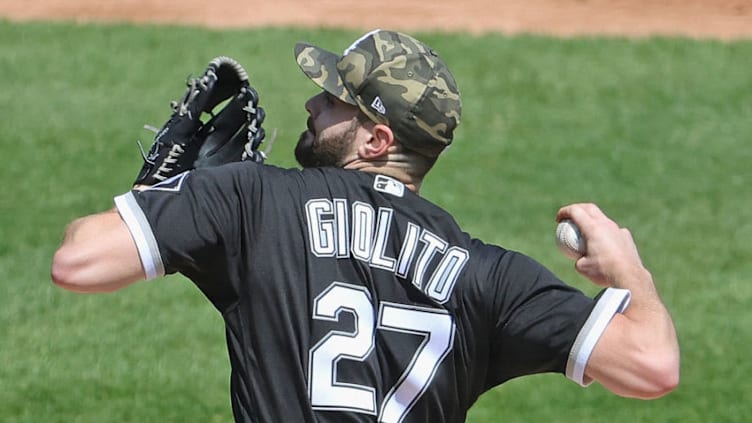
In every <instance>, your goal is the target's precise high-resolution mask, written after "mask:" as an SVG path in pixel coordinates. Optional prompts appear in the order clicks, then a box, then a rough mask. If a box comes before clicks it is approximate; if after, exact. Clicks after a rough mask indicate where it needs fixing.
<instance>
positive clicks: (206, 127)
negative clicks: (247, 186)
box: [134, 56, 266, 185]
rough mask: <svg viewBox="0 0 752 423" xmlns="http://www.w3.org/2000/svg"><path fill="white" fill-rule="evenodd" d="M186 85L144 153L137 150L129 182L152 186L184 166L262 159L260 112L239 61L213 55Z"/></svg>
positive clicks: (263, 157)
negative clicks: (137, 165) (137, 164)
mask: <svg viewBox="0 0 752 423" xmlns="http://www.w3.org/2000/svg"><path fill="white" fill-rule="evenodd" d="M187 85H188V89H187V90H186V91H185V94H184V96H183V99H182V100H181V101H179V102H177V101H176V102H173V103H172V114H171V115H170V117H169V119H168V120H167V122H166V123H165V124H164V125H163V126H162V128H160V129H158V130H156V131H155V132H156V134H157V135H156V137H155V138H154V143H153V144H152V146H151V149H149V153H148V154H146V153H143V151H142V156H143V159H144V164H143V166H142V168H141V171H140V172H139V174H138V176H137V177H136V180H135V183H134V185H154V184H156V183H159V182H161V181H164V180H165V179H167V178H170V177H172V176H175V175H177V174H179V173H182V172H185V171H186V170H190V169H195V168H200V167H210V166H219V165H222V164H225V163H230V162H237V161H243V160H248V161H253V162H256V163H261V162H263V161H264V159H265V158H266V157H265V155H264V153H263V152H261V151H258V148H259V146H260V144H261V142H262V141H263V140H264V136H265V133H264V129H263V128H262V127H261V124H262V123H263V121H264V117H265V113H264V110H263V109H262V108H261V107H259V106H258V102H259V96H258V93H257V92H256V90H254V89H253V87H251V85H250V83H249V82H248V73H247V72H246V71H245V69H244V68H243V66H241V65H240V63H238V62H237V61H235V60H234V59H232V58H230V57H227V56H220V57H216V58H214V59H213V60H212V61H211V62H209V65H208V66H207V68H206V70H205V71H204V73H203V74H202V75H201V76H200V77H198V78H192V79H189V80H188V82H187ZM215 108H216V109H218V111H216V113H215ZM204 116H207V117H204Z"/></svg>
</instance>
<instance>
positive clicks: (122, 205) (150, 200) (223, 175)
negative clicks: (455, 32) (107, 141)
mask: <svg viewBox="0 0 752 423" xmlns="http://www.w3.org/2000/svg"><path fill="white" fill-rule="evenodd" d="M236 173H237V172H230V171H218V170H216V169H215V168H212V169H205V170H201V171H192V172H186V173H183V174H180V175H177V176H176V177H174V178H171V179H168V180H166V181H164V182H162V183H159V184H156V185H154V186H153V187H150V188H149V189H146V190H144V191H140V192H139V191H130V192H127V193H125V194H123V195H120V196H118V197H116V198H115V206H116V207H117V209H118V211H119V213H120V215H121V216H122V218H123V220H124V221H125V223H126V225H127V226H128V229H129V230H130V232H131V235H132V236H133V239H134V241H135V242H136V246H137V248H138V253H139V256H140V258H141V263H142V266H143V268H144V271H145V273H146V276H147V279H154V278H156V277H159V276H163V275H165V274H171V273H175V272H180V273H183V274H186V275H188V276H189V277H191V278H192V279H193V277H192V276H195V275H197V274H200V273H202V272H203V273H206V272H211V271H213V270H214V269H215V268H221V266H218V265H217V264H218V262H221V261H222V260H224V258H225V257H228V256H231V255H232V254H233V251H232V250H233V248H235V246H234V243H233V242H232V237H233V234H235V233H237V227H238V222H239V214H240V213H239V207H240V199H239V197H240V196H239V194H238V191H239V190H238V187H239V186H240V185H241V183H240V182H238V181H237V177H236V176H235V175H236ZM248 179H250V180H253V178H248ZM217 276H221V275H217Z"/></svg>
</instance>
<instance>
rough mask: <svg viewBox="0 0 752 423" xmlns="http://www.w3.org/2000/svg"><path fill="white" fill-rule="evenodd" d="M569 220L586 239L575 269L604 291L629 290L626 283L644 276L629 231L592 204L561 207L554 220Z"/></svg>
mask: <svg viewBox="0 0 752 423" xmlns="http://www.w3.org/2000/svg"><path fill="white" fill-rule="evenodd" d="M562 219H572V220H573V221H574V223H575V224H576V225H577V226H578V227H579V228H580V231H581V232H582V235H583V236H584V237H585V244H586V245H587V251H586V252H585V255H584V256H582V257H580V258H579V259H578V260H577V261H576V262H575V269H577V271H578V272H579V273H580V274H582V275H583V276H585V277H587V278H588V279H590V280H591V281H592V282H593V283H595V284H596V285H598V286H603V287H609V286H613V287H617V288H628V287H629V281H630V280H634V279H635V276H639V278H638V279H642V278H641V276H642V275H643V274H644V272H647V270H646V269H645V267H644V266H643V264H642V260H641V259H640V254H639V252H638V250H637V245H636V244H635V242H634V239H633V238H632V234H631V232H630V231H629V229H626V228H622V227H620V226H619V225H618V224H617V223H616V222H614V221H613V220H611V219H610V218H609V217H608V216H606V214H605V213H603V211H601V209H600V208H599V207H598V206H597V205H595V204H592V203H578V204H570V205H568V206H564V207H562V208H561V209H559V211H558V212H557V214H556V220H557V221H561V220H562Z"/></svg>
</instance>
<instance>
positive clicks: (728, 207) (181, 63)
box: [0, 21, 752, 423]
mask: <svg viewBox="0 0 752 423" xmlns="http://www.w3.org/2000/svg"><path fill="white" fill-rule="evenodd" d="M357 35H359V34H357V33H354V32H346V31H334V30H318V31H314V30H292V29H265V30H228V31H210V30H198V29H191V28H178V27H134V26H125V25H111V26H96V25H73V24H31V23H26V24H17V23H10V22H6V21H0V116H2V118H0V151H1V152H2V158H3V164H2V165H1V166H0V180H1V181H2V184H3V186H4V188H3V192H2V194H1V195H0V276H2V281H1V282H0V421H2V422H185V421H191V422H194V421H195V422H220V421H221V422H225V421H230V420H231V410H230V405H229V395H228V391H229V387H228V379H229V364H228V359H227V355H226V351H225V345H224V331H223V326H222V322H221V319H220V317H219V315H218V314H217V313H215V312H214V310H213V309H212V308H211V306H210V305H209V304H208V302H206V301H205V300H204V299H203V298H202V297H201V295H200V294H199V292H198V290H196V289H195V288H193V287H192V285H191V284H190V283H189V282H187V281H186V280H185V279H183V278H182V277H171V278H168V279H165V280H159V281H154V282H150V283H143V284H137V285H134V286H133V287H130V288H128V289H126V290H124V291H121V292H118V293H115V294H109V295H101V296H82V295H76V294H71V293H68V292H65V291H62V290H60V289H58V288H56V287H54V286H53V285H52V283H51V282H50V279H49V265H50V259H51V256H52V253H53V251H54V250H55V248H56V246H57V245H58V243H59V241H60V239H61V235H62V231H63V228H64V226H65V225H66V224H67V222H69V221H70V220H72V219H73V218H75V217H77V216H80V215H83V214H88V213H93V212H96V211H100V210H103V209H106V208H109V207H111V206H112V197H113V196H114V195H117V194H119V193H122V192H124V191H126V190H127V189H129V186H130V184H131V182H132V180H133V178H134V177H135V174H136V172H137V170H138V169H139V168H140V163H141V158H140V155H139V153H138V149H137V147H136V140H138V139H141V140H144V142H145V144H147V145H148V144H150V141H151V134H150V133H149V132H147V131H145V130H143V129H141V127H142V125H143V124H145V123H148V124H152V125H161V124H162V123H163V121H164V120H165V119H166V117H167V115H168V113H169V102H170V100H173V99H177V98H178V97H180V96H181V95H182V93H183V89H184V85H183V81H184V80H185V78H186V77H187V76H188V74H191V73H192V74H197V73H199V72H200V71H202V70H203V69H204V67H205V66H206V63H208V61H209V60H210V59H211V58H212V57H214V56H218V55H229V56H232V57H234V58H236V59H238V60H239V61H240V62H241V63H243V64H244V65H245V66H246V68H247V69H248V70H249V72H250V74H251V79H252V83H253V84H254V86H255V87H256V88H257V89H258V91H259V92H260V94H261V99H262V100H261V101H262V105H263V106H264V107H265V108H266V111H267V121H266V124H265V127H266V128H267V130H268V131H270V130H271V129H272V128H278V131H279V135H278V139H277V142H276V143H275V149H274V151H273V153H272V157H271V160H270V162H271V163H273V164H277V165H282V166H294V161H293V156H292V148H293V145H294V143H295V141H296V139H297V134H299V133H300V131H301V130H302V129H303V127H304V122H305V118H306V114H305V111H304V109H303V102H304V101H305V99H307V98H308V97H309V96H310V95H312V94H314V93H315V92H316V89H315V87H314V85H313V84H312V83H311V82H310V81H308V80H307V79H306V78H305V77H304V76H303V75H302V74H301V73H300V71H299V70H298V68H297V65H296V64H295V62H294V60H293V54H292V47H293V45H294V43H295V42H296V41H300V40H308V41H312V42H315V43H318V44H320V45H322V46H325V47H329V48H331V49H333V50H341V49H343V48H344V47H346V46H347V45H348V44H349V42H350V41H351V40H352V39H354V37H356V36H357ZM415 35H418V36H419V38H422V39H423V40H425V41H426V42H428V43H429V44H431V45H432V46H433V47H434V48H435V49H436V50H438V51H439V52H440V54H441V55H442V56H443V57H444V58H445V60H446V61H447V62H448V63H449V64H450V67H451V68H452V69H453V71H454V73H455V76H456V77H457V79H458V81H459V84H460V89H461V90H462V93H463V98H464V106H465V107H464V113H463V123H462V125H461V126H460V130H459V131H458V133H457V138H456V143H455V145H453V146H452V147H451V149H450V150H449V151H448V152H447V153H446V154H445V155H444V156H443V157H442V159H441V160H440V161H439V163H438V164H437V166H436V168H435V169H434V171H433V172H432V174H431V175H429V177H428V179H427V180H426V183H425V186H424V188H423V191H422V193H423V195H424V196H425V197H427V198H429V199H432V200H434V201H435V202H437V203H438V204H440V205H441V206H443V207H444V208H446V209H448V210H449V211H451V212H453V213H454V215H455V216H456V217H457V219H458V221H459V222H460V223H461V224H463V225H464V227H465V229H466V230H467V231H468V232H470V233H471V234H473V235H475V236H477V237H479V238H482V239H484V240H486V241H489V242H494V243H498V244H500V245H503V246H505V247H507V248H510V249H516V250H521V251H523V252H525V253H528V254H530V255H532V256H533V257H535V258H537V259H538V260H540V261H542V262H543V263H544V264H546V265H547V266H549V267H550V268H551V269H553V270H554V271H555V272H556V273H558V274H559V275H561V276H562V277H563V278H564V279H566V280H569V281H571V283H572V284H573V285H575V286H577V287H579V288H581V289H583V290H584V291H586V292H588V293H592V294H594V293H595V292H596V289H595V287H593V286H591V285H590V284H589V283H588V282H586V281H585V280H583V279H582V278H580V277H579V276H578V275H577V274H576V273H575V272H574V270H573V269H572V265H571V262H569V261H567V260H566V259H565V258H564V257H563V256H562V255H561V254H560V253H559V252H558V251H557V250H556V247H555V245H554V242H553V231H554V227H555V224H554V220H553V218H554V213H555V212H556V210H557V209H558V207H559V206H561V205H564V204H566V203H570V202H579V201H594V202H597V203H598V204H600V205H601V207H602V208H603V209H604V210H605V211H606V212H607V213H608V214H610V215H611V216H612V217H614V218H615V219H616V220H617V221H619V222H621V223H622V224H624V225H625V226H628V227H630V228H631V229H632V232H633V234H634V237H635V238H636V240H637V242H638V244H639V245H640V247H641V252H642V256H643V260H644V261H645V263H646V264H647V266H648V267H649V268H650V269H651V270H652V272H653V275H654V276H655V279H656V281H657V283H658V284H659V288H660V290H661V292H662V296H663V299H664V300H665V302H666V303H667V305H668V306H669V308H670V310H671V311H672V314H673V316H674V318H675V321H676V325H677V329H678V332H679V338H680V343H681V346H682V380H681V385H680V387H679V388H678V390H677V391H675V392H674V393H672V394H670V395H669V396H667V397H665V398H663V399H660V400H656V401H650V402H644V401H637V400H628V399H622V398H619V397H616V396H613V395H611V394H609V393H608V392H607V391H605V390H604V389H602V388H601V387H600V386H597V385H594V386H592V387H590V388H588V389H584V390H583V389H581V388H579V387H578V386H576V385H575V384H573V383H571V382H569V381H567V380H566V379H565V378H564V377H562V376H559V375H540V376H535V377H530V378H525V379H520V380H515V381H512V382H510V383H508V384H506V385H503V386H502V387H499V388H497V389H495V390H493V391H490V392H488V393H487V394H486V395H485V396H483V397H482V398H481V399H480V400H479V402H478V403H477V404H476V406H475V407H474V408H473V409H472V410H471V413H470V417H469V421H470V422H475V423H481V422H502V421H503V422H591V421H592V422H598V421H608V422H609V423H616V422H636V421H637V422H640V421H644V422H707V421H713V422H742V421H747V419H749V411H750V408H749V398H750V397H752V382H751V379H752V365H750V360H749V350H750V348H752V313H751V312H750V310H749V308H748V307H749V306H750V304H752V280H751V279H752V241H750V240H751V239H752V188H750V186H751V185H752V170H750V169H752V166H751V165H750V163H752V146H750V141H752V140H751V139H750V138H751V137H750V135H751V134H752V73H751V72H750V70H751V69H752V42H730V43H721V42H712V41H702V42H701V41H691V40H684V39H649V40H623V39H606V38H580V39H570V40H557V39H551V38H544V37H530V36H520V37H508V36H501V35H488V36H483V37H472V36H468V35H463V34H438V33H418V34H415Z"/></svg>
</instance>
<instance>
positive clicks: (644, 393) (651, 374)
mask: <svg viewBox="0 0 752 423" xmlns="http://www.w3.org/2000/svg"><path fill="white" fill-rule="evenodd" d="M641 361H642V363H641V371H640V374H641V377H640V378H639V379H640V382H639V383H638V384H637V385H638V386H636V389H635V392H634V393H633V394H634V395H633V396H635V397H638V398H642V399H656V398H660V397H663V396H665V395H667V394H669V393H671V392H673V391H674V390H675V389H676V388H677V387H678V386H679V373H680V371H679V367H680V366H679V355H678V353H677V352H675V351H673V350H668V351H663V352H657V353H656V352H654V353H651V354H645V356H644V357H643V358H642V359H641Z"/></svg>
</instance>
